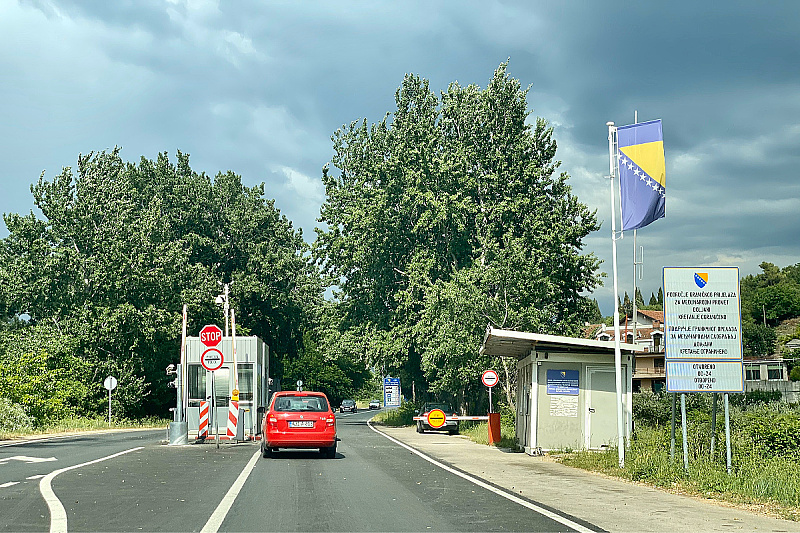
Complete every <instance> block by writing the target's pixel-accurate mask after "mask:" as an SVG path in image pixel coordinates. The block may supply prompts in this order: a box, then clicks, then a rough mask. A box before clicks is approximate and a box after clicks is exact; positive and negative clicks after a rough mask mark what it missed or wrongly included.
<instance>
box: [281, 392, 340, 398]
mask: <svg viewBox="0 0 800 533" xmlns="http://www.w3.org/2000/svg"><path fill="white" fill-rule="evenodd" d="M273 396H324V397H325V398H327V396H325V393H324V392H315V391H305V390H304V391H293V390H282V391H278V392H276V393H275V394H274V395H273Z"/></svg>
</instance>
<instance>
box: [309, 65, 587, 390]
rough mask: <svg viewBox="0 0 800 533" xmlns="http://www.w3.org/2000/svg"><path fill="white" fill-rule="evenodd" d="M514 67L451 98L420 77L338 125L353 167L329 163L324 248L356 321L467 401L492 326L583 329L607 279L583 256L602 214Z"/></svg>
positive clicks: (402, 368) (320, 243)
mask: <svg viewBox="0 0 800 533" xmlns="http://www.w3.org/2000/svg"><path fill="white" fill-rule="evenodd" d="M506 67H507V65H506V64H502V65H500V67H499V68H498V69H497V70H496V71H495V74H494V76H493V78H492V79H491V81H490V82H489V85H488V86H487V87H486V89H480V88H479V87H477V86H475V85H469V86H467V87H462V86H460V85H459V84H457V83H453V84H451V85H450V87H449V88H448V90H447V91H446V92H444V93H442V94H441V98H437V97H436V95H435V94H434V93H433V92H432V91H431V90H430V88H429V84H428V81H427V80H424V79H421V78H419V77H418V76H415V75H413V74H410V75H407V76H406V77H405V79H404V80H403V83H402V85H401V87H400V88H399V89H398V90H397V93H396V94H395V101H396V105H397V109H396V110H395V111H394V113H393V114H387V115H386V117H384V119H383V120H382V121H381V122H379V123H378V124H374V125H372V126H368V125H367V123H366V121H361V122H353V123H352V124H350V126H349V127H342V128H341V129H339V130H338V131H337V132H336V133H335V134H334V136H333V140H334V158H333V159H332V163H333V166H334V167H335V168H336V169H338V170H339V175H338V176H336V175H334V174H333V173H332V172H331V168H329V167H326V168H324V169H323V182H324V183H325V187H326V193H327V199H326V201H325V203H324V204H323V206H322V210H321V221H322V222H325V223H326V225H327V229H325V230H318V238H317V241H316V243H315V256H316V258H317V260H318V261H319V263H320V265H322V266H323V268H325V270H326V272H327V274H328V275H330V276H331V278H332V279H334V280H337V281H338V283H339V290H340V292H339V293H338V295H339V297H340V299H341V304H342V306H343V309H344V310H345V316H346V317H347V318H348V319H349V323H348V322H347V320H346V321H345V322H344V323H345V324H347V325H350V326H355V325H357V324H359V323H366V324H368V329H369V330H370V331H371V332H372V334H373V338H374V339H375V345H376V347H378V348H379V349H377V350H376V351H375V354H376V358H375V360H374V361H373V364H375V365H377V366H379V367H385V368H387V369H388V370H390V371H392V372H395V373H400V374H401V375H402V374H403V373H407V374H408V377H410V378H412V379H419V378H421V377H423V376H420V375H419V372H424V377H425V379H426V380H427V381H428V383H429V385H430V387H431V390H432V391H433V392H436V393H439V394H445V393H446V392H448V393H455V394H458V395H461V396H462V398H466V396H468V395H469V394H470V393H471V392H474V390H475V389H476V388H477V387H478V385H477V383H476V382H477V381H478V380H477V378H476V376H477V375H479V372H480V371H481V370H484V369H486V368H487V367H489V366H493V365H494V364H495V362H494V361H492V360H490V359H488V358H481V357H478V355H477V352H478V348H479V345H480V341H481V339H482V337H483V332H484V330H485V328H486V326H487V324H491V325H493V326H495V327H505V328H516V329H524V330H528V331H538V332H548V333H565V334H568V333H576V332H577V328H578V327H579V326H580V325H581V324H582V323H583V321H584V320H585V318H586V317H587V316H588V313H589V310H590V307H591V305H590V302H589V301H588V300H587V299H586V298H584V297H582V296H581V292H582V291H587V290H591V289H592V288H594V287H595V286H596V285H597V284H598V281H599V280H598V276H597V273H596V270H597V267H598V264H599V262H598V260H597V258H596V257H594V256H593V255H591V254H585V255H584V254H582V253H581V249H582V247H583V239H584V238H585V237H586V235H588V233H589V232H591V231H594V230H595V229H597V228H598V224H597V221H596V217H595V214H594V213H593V212H590V211H589V210H588V209H587V208H586V206H584V205H583V204H581V203H580V202H579V201H578V199H577V198H576V197H575V196H574V195H573V194H572V192H571V189H570V187H569V185H568V184H567V179H568V176H567V175H566V174H564V173H561V174H558V173H557V172H556V171H557V168H558V166H559V164H560V163H559V162H558V161H556V160H555V152H556V142H555V140H554V139H553V132H552V128H550V127H549V126H548V125H547V123H546V122H545V121H544V120H543V119H536V120H534V121H532V123H529V122H528V117H529V115H530V112H529V111H528V109H527V90H524V89H522V88H521V87H520V84H519V81H518V80H515V79H513V78H511V77H510V76H509V75H508V74H507V72H506ZM390 119H391V120H390ZM509 379H510V378H509ZM507 381H508V380H507ZM466 383H470V385H469V386H466V385H465V384H466ZM470 388H471V389H472V390H470ZM509 391H510V389H509Z"/></svg>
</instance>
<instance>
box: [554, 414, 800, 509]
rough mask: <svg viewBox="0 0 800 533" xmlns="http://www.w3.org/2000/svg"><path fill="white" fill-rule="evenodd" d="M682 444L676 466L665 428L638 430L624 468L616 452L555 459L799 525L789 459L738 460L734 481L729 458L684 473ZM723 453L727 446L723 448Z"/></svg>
mask: <svg viewBox="0 0 800 533" xmlns="http://www.w3.org/2000/svg"><path fill="white" fill-rule="evenodd" d="M680 448H681V444H680V442H678V443H677V447H676V455H675V461H671V460H670V456H669V433H668V431H667V430H666V429H665V428H643V429H640V430H637V435H636V439H635V440H634V441H633V442H632V443H631V446H630V448H629V449H628V451H627V452H626V454H625V455H626V459H625V468H619V466H618V455H617V449H616V448H610V449H608V450H606V451H602V452H589V451H576V452H570V453H562V454H553V455H554V457H556V459H557V460H559V461H560V462H561V463H563V464H565V465H567V466H572V467H576V468H582V469H584V470H590V471H594V472H600V473H603V474H606V475H609V476H614V477H619V478H622V479H627V480H630V481H636V482H644V483H647V484H649V485H653V486H656V487H660V488H664V489H667V490H670V491H673V492H679V493H685V494H690V495H693V496H698V497H702V498H708V499H714V500H720V501H726V502H730V503H733V504H737V505H740V506H742V507H744V508H746V509H748V510H751V511H755V512H760V513H763V514H768V515H772V516H777V517H780V518H784V519H788V520H794V521H800V464H798V463H797V461H795V460H793V459H791V458H786V457H774V456H772V457H765V456H763V455H761V454H758V453H755V452H754V451H751V453H743V450H740V452H741V453H738V454H736V455H735V456H734V461H733V465H732V472H731V475H728V473H727V471H726V465H725V460H724V458H721V457H720V455H721V454H720V455H716V454H715V455H716V456H715V457H714V458H711V457H709V456H705V457H693V458H691V459H690V462H689V470H688V471H686V472H685V471H684V468H683V462H682V458H681V452H680ZM722 448H723V450H722V453H724V441H723V445H722Z"/></svg>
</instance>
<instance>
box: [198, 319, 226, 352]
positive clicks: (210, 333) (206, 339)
mask: <svg viewBox="0 0 800 533" xmlns="http://www.w3.org/2000/svg"><path fill="white" fill-rule="evenodd" d="M200 342H202V343H203V345H204V346H208V347H209V348H213V347H214V346H216V345H217V344H219V343H220V342H222V330H221V329H219V326H216V325H214V324H209V325H208V326H203V329H201V330H200Z"/></svg>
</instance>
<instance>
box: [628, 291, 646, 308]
mask: <svg viewBox="0 0 800 533" xmlns="http://www.w3.org/2000/svg"><path fill="white" fill-rule="evenodd" d="M643 307H644V297H643V296H642V291H641V290H639V287H636V308H637V309H641V308H643ZM631 312H633V310H631Z"/></svg>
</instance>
